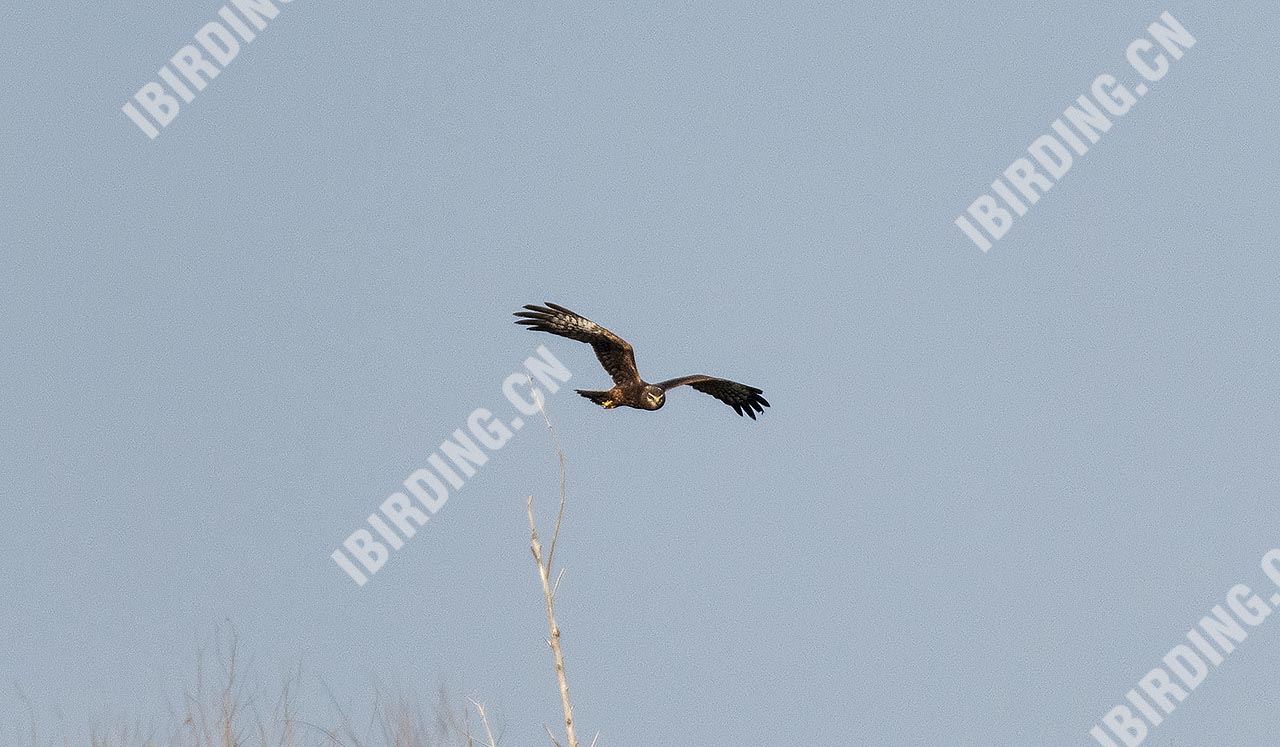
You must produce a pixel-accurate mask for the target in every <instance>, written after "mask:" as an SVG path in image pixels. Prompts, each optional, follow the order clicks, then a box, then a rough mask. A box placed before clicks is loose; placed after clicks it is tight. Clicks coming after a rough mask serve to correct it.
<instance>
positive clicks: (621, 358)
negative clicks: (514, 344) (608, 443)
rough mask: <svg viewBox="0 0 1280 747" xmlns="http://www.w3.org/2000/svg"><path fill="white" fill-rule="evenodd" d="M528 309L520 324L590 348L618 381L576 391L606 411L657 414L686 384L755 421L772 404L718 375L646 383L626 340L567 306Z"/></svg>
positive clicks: (522, 313)
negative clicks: (618, 409) (600, 388)
mask: <svg viewBox="0 0 1280 747" xmlns="http://www.w3.org/2000/svg"><path fill="white" fill-rule="evenodd" d="M524 308H526V309H528V311H517V312H516V314H515V315H516V316H518V317H521V318H520V319H517V320H516V324H523V325H525V326H526V327H528V328H529V329H532V330H535V331H537V332H550V333H551V334H553V335H560V336H561V337H568V338H569V339H570V340H577V341H579V342H586V343H590V344H591V347H592V348H593V349H594V350H595V351H596V357H597V358H599V359H600V365H602V366H604V370H605V371H606V372H608V374H609V375H610V376H611V377H613V384H614V387H613V388H612V389H610V390H609V391H607V392H593V391H584V390H582V389H577V390H575V391H577V392H578V394H581V395H582V396H584V397H586V398H587V399H589V400H591V401H592V402H595V403H596V404H597V405H600V406H601V407H603V408H605V409H610V408H614V407H621V406H626V407H634V408H636V409H637V410H657V409H660V408H661V407H662V406H663V405H664V404H666V402H667V391H668V390H669V389H675V388H676V387H678V386H684V385H685V384H688V385H689V386H691V387H693V388H694V389H697V390H698V391H700V392H705V393H706V394H710V395H711V396H712V397H715V398H716V399H718V400H720V401H721V402H723V403H725V404H726V405H728V406H730V407H732V408H733V411H734V412H736V413H738V414H739V415H749V416H751V419H752V420H755V419H756V413H757V412H764V408H766V407H768V406H769V403H768V402H767V401H766V400H765V398H764V397H761V396H760V395H761V393H762V392H761V391H760V390H759V389H756V388H755V387H753V386H747V385H746V384H739V383H738V382H736V381H729V380H728V379H717V378H715V377H714V376H681V377H680V378H678V379H670V380H668V381H660V382H658V383H657V384H649V383H646V382H645V381H643V380H642V379H641V378H640V372H639V371H637V370H636V356H635V353H634V352H633V351H632V350H631V346H630V345H628V344H627V341H626V340H624V339H622V338H621V337H618V336H617V335H615V334H614V333H612V332H610V331H609V330H607V329H605V328H604V327H601V326H600V325H599V324H596V323H595V322H593V321H591V320H590V319H588V318H586V317H584V316H582V315H580V314H576V313H574V312H572V311H569V310H568V309H566V308H565V307H563V306H557V305H556V304H553V303H550V302H548V303H547V305H546V306H533V305H526V306H525V307H524Z"/></svg>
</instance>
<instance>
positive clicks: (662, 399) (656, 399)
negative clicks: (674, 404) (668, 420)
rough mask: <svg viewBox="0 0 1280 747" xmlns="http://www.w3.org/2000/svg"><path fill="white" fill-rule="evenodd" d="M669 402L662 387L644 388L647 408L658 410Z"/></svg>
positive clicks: (650, 386) (651, 386)
mask: <svg viewBox="0 0 1280 747" xmlns="http://www.w3.org/2000/svg"><path fill="white" fill-rule="evenodd" d="M666 403H667V393H666V392H664V391H662V387H658V386H653V385H652V384H650V385H649V386H647V387H645V388H644V404H645V409H647V410H658V409H661V408H662V406H663V405H665V404H666Z"/></svg>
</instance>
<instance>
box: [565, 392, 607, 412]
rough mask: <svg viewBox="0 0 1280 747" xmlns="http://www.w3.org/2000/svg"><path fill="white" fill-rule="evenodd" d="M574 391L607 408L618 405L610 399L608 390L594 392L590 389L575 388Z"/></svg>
mask: <svg viewBox="0 0 1280 747" xmlns="http://www.w3.org/2000/svg"><path fill="white" fill-rule="evenodd" d="M573 391H575V392H577V393H578V394H581V395H582V396H584V397H586V398H587V399H589V400H591V401H592V402H595V403H596V404H597V405H600V406H601V407H603V408H605V409H606V410H607V409H609V408H611V407H617V405H615V404H614V403H613V402H611V401H610V400H609V393H608V392H593V391H591V390H590V389H574V390H573Z"/></svg>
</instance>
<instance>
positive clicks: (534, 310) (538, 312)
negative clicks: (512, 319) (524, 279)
mask: <svg viewBox="0 0 1280 747" xmlns="http://www.w3.org/2000/svg"><path fill="white" fill-rule="evenodd" d="M524 308H526V309H528V311H517V312H516V313H515V315H516V316H518V317H520V319H517V320H516V324H523V325H525V326H526V327H528V328H529V329H532V330H535V331H537V332H550V333H551V334H553V335H560V336H561V337H568V338H569V339H570V340H577V341H579V342H585V343H589V344H590V345H591V348H592V349H593V350H595V351H596V357H597V358H599V359H600V365H601V366H604V370H605V371H607V372H608V374H609V376H611V377H612V378H613V383H615V384H619V385H621V384H632V385H634V384H638V383H640V372H639V371H638V370H636V356H635V353H634V352H632V350H631V346H630V345H629V344H627V341H626V340H624V339H622V338H621V337H618V336H617V335H615V334H614V333H612V332H610V331H609V330H607V329H605V328H604V327H601V326H600V325H599V324H596V323H595V322H593V321H591V320H590V319H588V318H586V317H585V316H582V315H581V314H578V313H575V312H572V311H570V310H568V309H566V308H565V307H563V306H558V305H556V304H553V303H551V302H550V301H548V302H547V305H546V306H534V305H532V304H526V305H525V307H524Z"/></svg>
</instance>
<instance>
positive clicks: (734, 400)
mask: <svg viewBox="0 0 1280 747" xmlns="http://www.w3.org/2000/svg"><path fill="white" fill-rule="evenodd" d="M685 384H688V385H689V386H691V387H693V388H694V389H697V390H698V391H700V392H703V393H706V394H710V395H711V396H712V397H715V398H716V399H718V400H720V401H721V402H723V403H725V404H726V405H728V406H730V407H732V408H733V411H734V412H736V413H738V414H739V415H750V416H751V419H752V420H755V419H756V413H757V412H764V408H766V407H768V406H769V401H768V400H766V399H765V398H764V397H761V396H760V395H761V394H763V393H764V392H762V391H761V390H759V389H756V388H755V387H753V386H747V385H746V384H739V383H738V382H736V381H729V380H728V379H717V378H716V377H714V376H681V377H680V378H678V379H670V380H668V381H660V382H658V383H657V384H656V386H660V387H662V391H664V392H665V391H670V390H672V389H675V388H676V387H678V386H684V385H685Z"/></svg>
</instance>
